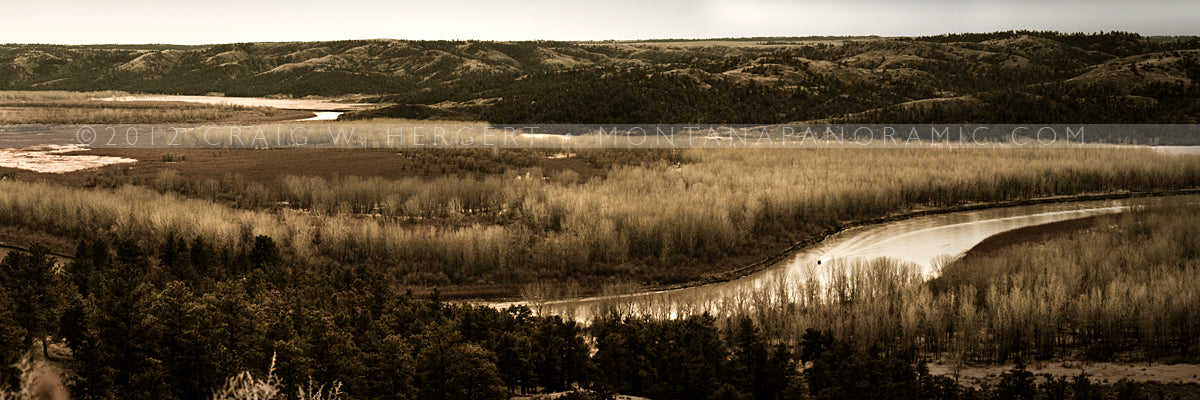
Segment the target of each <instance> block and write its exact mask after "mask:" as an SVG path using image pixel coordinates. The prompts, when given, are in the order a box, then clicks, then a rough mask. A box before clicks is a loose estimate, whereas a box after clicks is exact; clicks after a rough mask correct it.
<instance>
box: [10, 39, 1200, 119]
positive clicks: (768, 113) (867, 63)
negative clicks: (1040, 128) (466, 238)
mask: <svg viewBox="0 0 1200 400" xmlns="http://www.w3.org/2000/svg"><path fill="white" fill-rule="evenodd" d="M824 39H825V40H820V41H818V40H812V41H804V40H801V39H796V40H787V38H772V39H771V40H763V41H715V42H713V43H714V45H713V46H702V45H697V43H692V42H689V44H688V45H687V46H683V45H680V44H678V43H673V42H662V43H658V42H642V43H625V42H602V43H569V42H545V41H538V42H514V43H506V42H478V41H399V40H361V41H339V42H292V43H239V44H222V45H211V46H195V47H180V46H142V47H138V46H107V47H106V46H52V45H5V46H0V89H10V90H15V89H36V90H42V89H46V90H49V89H56V90H125V91H133V92H148V93H171V94H206V93H222V94H224V95H228V96H267V95H284V96H309V95H323V96H335V95H346V94H365V95H370V98H372V99H373V100H375V101H380V102H386V103H396V104H397V105H396V106H394V107H389V108H383V109H376V110H372V111H369V112H365V113H361V114H358V115H349V116H347V117H348V118H369V117H403V118H418V119H426V118H434V119H456V120H461V119H468V120H486V121H490V122H501V123H526V122H536V123H614V122H621V123H782V122H796V121H819V122H827V121H828V122H875V123H900V122H920V123H957V122H976V123H1147V122H1154V123H1195V122H1196V121H1197V120H1198V119H1200V106H1198V105H1197V102H1196V99H1197V98H1198V97H1200V96H1197V94H1198V93H1200V89H1197V79H1198V78H1200V63H1198V62H1197V60H1200V42H1198V41H1197V40H1196V39H1195V38H1190V39H1186V40H1185V39H1184V38H1155V39H1154V40H1151V39H1150V38H1146V37H1142V36H1140V35H1138V34H1134V33H1125V32H1111V33H1102V34H1061V33H1057V32H1029V31H1022V32H995V33H984V34H956V35H942V36H933V37H919V38H899V39H884V38H857V39H854V40H850V39H847V40H842V41H836V40H828V38H824ZM700 43H702V42H700ZM716 44H719V45H716Z"/></svg>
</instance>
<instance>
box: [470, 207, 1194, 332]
mask: <svg viewBox="0 0 1200 400" xmlns="http://www.w3.org/2000/svg"><path fill="white" fill-rule="evenodd" d="M1189 197H1191V198H1200V196H1195V195H1193V196H1189ZM1164 199H1167V197H1140V198H1129V199H1115V200H1095V201H1080V202H1064V203H1045V204H1034V205H1024V206H1013V207H1000V208H990V209H982V210H972V211H959V212H952V213H945V214H936V215H927V216H921V217H915V218H909V219H903V220H899V221H894V222H887V223H882V224H876V225H868V226H861V227H856V228H851V229H847V230H844V231H842V232H839V233H837V234H835V235H832V236H830V237H828V238H826V239H825V240H824V241H821V242H820V243H817V244H816V245H814V246H810V247H807V248H805V249H803V250H800V251H797V252H795V253H793V254H791V255H790V256H789V257H787V258H785V259H784V260H783V261H781V262H779V263H776V264H774V265H772V266H770V267H768V268H765V269H763V270H762V271H759V272H756V273H753V274H750V275H748V276H745V277H742V278H739V279H735V280H732V281H728V282H721V283H714V284H708V285H701V286H694V287H688V288H682V289H672V290H660V291H652V292H641V293H634V294H624V295H610V296H598V297H590V298H582V299H568V300H558V301H549V302H540V303H538V304H532V305H531V306H533V307H534V308H535V309H537V310H539V311H540V312H543V313H548V314H555V315H563V316H566V317H568V318H574V319H576V320H578V321H581V322H583V321H588V320H590V319H591V317H592V315H593V313H594V311H595V309H597V307H606V308H612V307H616V308H619V309H621V310H624V311H625V312H628V313H633V314H638V313H645V314H651V315H654V316H657V317H665V318H670V317H674V316H678V315H682V314H686V313H694V312H703V311H709V312H719V311H720V310H722V309H725V308H730V307H732V304H735V303H739V302H743V301H745V300H746V299H749V298H754V299H758V300H761V299H762V298H764V297H767V298H773V299H774V301H778V300H783V301H790V300H792V299H791V298H789V297H791V296H793V295H794V294H789V293H779V292H778V290H779V289H780V288H781V287H784V288H786V287H787V286H788V285H787V284H786V283H787V282H801V281H803V280H804V279H808V278H809V277H815V278H817V279H821V277H822V276H823V275H824V276H827V275H828V273H829V265H830V264H831V263H837V262H846V261H854V260H870V259H875V258H879V257H891V258H895V259H899V260H902V261H904V262H908V263H912V264H915V265H916V266H918V267H919V268H920V270H921V271H922V273H923V274H924V275H925V276H926V277H927V278H929V277H933V276H935V275H936V272H937V270H936V265H937V263H938V260H939V259H946V258H952V257H956V256H959V255H961V254H963V253H964V252H966V251H967V250H969V249H971V247H974V246H975V245H976V244H978V243H979V242H981V241H983V239H986V238H987V237H989V236H992V235H995V234H997V233H1001V232H1005V231H1009V230H1013V229H1018V228H1023V227H1027V226H1034V225H1041V224H1047V223H1051V222H1057V221H1065V220H1069V219H1076V218H1083V217H1089V216H1095V215H1104V214H1115V213H1120V212H1123V211H1128V210H1129V209H1130V208H1131V207H1139V206H1147V205H1153V204H1159V203H1161V202H1163V201H1164ZM818 260H821V261H822V263H821V264H817V261H818ZM780 283H784V284H783V285H781V284H780ZM764 292H770V293H764ZM516 304H525V303H524V302H505V303H492V304H491V305H492V306H495V307H507V306H510V305H516Z"/></svg>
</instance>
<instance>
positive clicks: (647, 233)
mask: <svg viewBox="0 0 1200 400" xmlns="http://www.w3.org/2000/svg"><path fill="white" fill-rule="evenodd" d="M681 158H682V159H683V160H684V162H682V163H678V164H673V163H668V162H665V161H656V162H650V163H645V164H643V165H623V166H614V167H612V168H610V169H609V170H608V171H607V175H606V176H605V177H603V178H599V177H598V178H593V179H590V180H588V181H586V182H580V181H579V180H577V179H574V180H572V179H550V178H549V177H544V176H542V175H541V174H540V173H539V172H537V171H536V170H533V171H526V172H528V173H517V172H515V171H514V172H511V173H508V174H504V175H500V176H493V177H488V178H482V179H477V178H448V177H447V178H438V179H434V180H423V179H418V178H411V179H400V180H387V179H381V178H345V179H340V180H336V181H330V180H325V179H321V178H307V177H290V178H286V179H283V180H282V181H281V182H280V183H279V184H278V188H277V191H274V192H272V191H269V190H267V189H266V188H260V189H259V190H258V191H259V192H261V193H258V194H256V195H254V196H253V197H254V198H256V199H260V200H259V201H256V202H255V204H260V203H264V204H271V203H272V202H271V201H269V199H270V198H271V197H270V196H272V195H271V193H277V196H278V197H277V198H276V200H283V201H287V202H289V203H290V204H291V205H292V206H293V207H294V208H295V209H289V208H283V209H277V208H274V207H270V208H263V209H251V210H233V209H230V208H228V207H225V206H221V205H219V204H215V203H213V202H210V201H203V200H197V199H189V198H185V197H182V196H179V195H176V194H171V193H170V191H169V190H167V193H159V192H156V191H152V190H148V189H142V188H136V187H126V188H121V189H116V190H111V191H109V190H95V191H89V190H81V189H70V188H65V187H57V186H53V185H48V184H39V183H21V182H11V181H5V182H0V222H2V223H4V224H7V225H14V226H22V227H28V228H32V229H37V230H42V231H46V232H49V233H53V234H59V235H64V236H76V235H81V234H82V233H85V232H89V231H94V230H101V231H108V232H114V233H118V234H122V235H130V236H129V237H135V238H140V239H142V240H144V241H147V242H155V241H157V240H162V238H165V237H168V236H169V235H170V234H175V235H177V237H194V236H201V237H203V238H205V239H206V241H207V242H208V243H215V244H217V245H219V246H226V247H230V248H237V247H238V246H246V245H247V244H246V243H248V241H249V239H251V238H253V237H254V236H256V235H268V236H271V237H272V238H274V239H275V241H276V242H277V243H280V244H281V246H282V247H283V249H284V250H285V252H286V253H287V254H291V255H294V256H297V257H300V258H301V259H307V258H309V257H313V256H326V257H331V258H333V259H335V260H339V261H341V262H346V263H372V264H377V265H385V266H387V267H388V269H389V271H391V272H392V273H394V274H395V276H397V277H400V278H401V279H403V280H407V281H410V282H412V283H438V284H444V283H472V284H475V283H493V282H514V283H523V282H530V281H533V280H539V279H549V280H566V279H569V278H572V277H604V276H624V277H626V278H630V277H632V278H633V279H637V280H641V281H643V282H646V281H649V282H659V283H662V282H674V281H681V280H687V279H694V278H695V277H697V276H699V275H701V274H703V273H707V272H711V271H713V270H714V269H718V268H721V267H717V265H720V263H721V262H722V260H724V259H727V258H729V257H735V256H740V255H744V254H765V253H764V252H765V251H769V249H778V248H782V247H783V246H784V245H786V244H787V243H790V242H791V241H793V240H796V239H799V238H804V237H807V236H809V235H814V234H818V233H819V232H824V231H825V230H827V229H829V228H830V227H833V226H836V225H837V224H839V223H842V222H845V221H852V220H857V219H868V218H874V217H880V216H885V215H889V214H892V213H898V212H904V211H908V210H913V209H922V208H929V207H941V206H947V205H952V204H959V203H964V202H985V201H997V200H1009V199H1023V198H1032V197H1041V196H1053V195H1067V194H1078V193H1101V192H1120V191H1142V190H1157V189H1172V188H1184V187H1197V186H1200V158H1196V157H1170V156H1162V155H1158V154H1155V153H1153V152H1151V151H1144V150H1132V149H1054V150H1050V149H987V150H984V149H976V150H962V149H957V150H929V149H910V150H893V149H887V150H882V149H841V150H836V149H826V150H812V149H809V150H782V149H781V150H748V149H734V150H688V151H684V152H683V154H682V155H681ZM181 185H183V183H181V182H180V178H179V177H178V176H173V177H172V176H160V179H157V180H156V182H155V183H153V184H152V185H151V186H155V187H159V186H161V187H160V189H163V188H171V187H179V186H181ZM163 190H166V189H163ZM147 244H152V245H153V244H156V243H147Z"/></svg>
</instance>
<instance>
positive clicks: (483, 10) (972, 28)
mask: <svg viewBox="0 0 1200 400" xmlns="http://www.w3.org/2000/svg"><path fill="white" fill-rule="evenodd" d="M3 1H4V2H5V3H10V4H0V8H2V9H4V11H3V13H2V14H0V43H60V44H97V43H172V44H209V43H229V42H251V41H308V40H338V39H374V38H393V39H478V40H533V39H552V40H607V39H620V40H632V39H655V38H718V37H752V36H810V35H881V36H915V35H929V34H940V33H953V32H990V31H997V30H1010V29H1036V30H1058V31H1064V32H1097V31H1110V30H1121V31H1131V32H1138V33H1142V34H1146V35H1197V34H1200V1H1195V0H1146V1H1128V0H1125V1H1116V0H1007V1H999V0H802V1H785V0H696V1H683V0H607V1H589V2H585V1H578V0H443V1H438V0H427V1H409V0H338V1H329V0H323V1H315V0H291V1H283V0H265V1H259V0H205V1H196V0H177V1H170V0H168V1H161V0H156V1H152V0H107V1H97V0H83V1H80V0H36V1H14V0H3Z"/></svg>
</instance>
